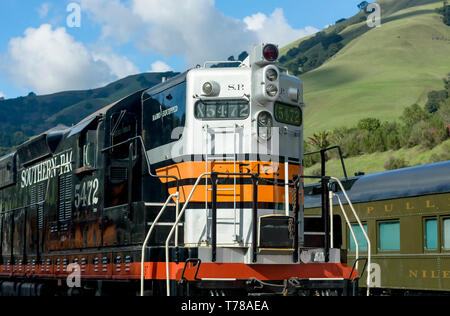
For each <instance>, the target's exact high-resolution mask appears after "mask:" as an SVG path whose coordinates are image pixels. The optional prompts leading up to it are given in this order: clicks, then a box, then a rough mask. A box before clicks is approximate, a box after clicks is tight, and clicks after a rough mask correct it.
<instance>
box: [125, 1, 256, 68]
mask: <svg viewBox="0 0 450 316" xmlns="http://www.w3.org/2000/svg"><path fill="white" fill-rule="evenodd" d="M132 11H133V13H134V14H135V15H136V16H137V17H139V18H140V19H141V20H142V21H143V23H145V25H144V26H143V28H145V29H146V30H147V31H146V34H145V37H144V38H143V40H142V41H140V42H139V46H138V47H139V48H141V49H143V50H149V51H155V52H157V53H159V54H162V55H164V56H170V55H178V56H184V57H185V59H186V61H187V63H188V65H189V66H191V65H195V64H197V63H203V62H204V61H205V60H211V59H223V58H226V57H228V56H230V55H232V54H233V55H237V54H239V53H241V52H242V51H243V50H248V49H249V48H250V47H251V45H252V44H254V43H256V42H257V37H256V36H255V34H253V32H251V31H248V30H247V27H246V25H245V23H243V22H242V21H240V20H238V19H234V18H232V17H228V16H225V15H224V14H223V13H222V12H220V11H219V10H218V9H216V8H215V5H214V0H183V1H179V0H133V2H132Z"/></svg>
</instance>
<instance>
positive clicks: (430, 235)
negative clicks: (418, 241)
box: [425, 219, 438, 250]
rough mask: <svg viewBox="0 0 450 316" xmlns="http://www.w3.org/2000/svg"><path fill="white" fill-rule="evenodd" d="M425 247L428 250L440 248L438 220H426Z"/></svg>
mask: <svg viewBox="0 0 450 316" xmlns="http://www.w3.org/2000/svg"><path fill="white" fill-rule="evenodd" d="M425 247H426V249H427V250H438V221H437V219H427V220H425Z"/></svg>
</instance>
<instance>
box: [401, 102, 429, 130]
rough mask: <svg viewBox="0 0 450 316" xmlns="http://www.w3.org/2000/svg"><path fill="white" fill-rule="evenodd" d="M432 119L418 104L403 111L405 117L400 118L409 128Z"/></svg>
mask: <svg viewBox="0 0 450 316" xmlns="http://www.w3.org/2000/svg"><path fill="white" fill-rule="evenodd" d="M430 117H431V115H430V114H429V113H427V112H426V111H425V110H424V109H422V108H421V107H420V106H419V105H418V104H413V105H411V106H409V107H407V108H405V110H404V111H403V115H402V117H401V118H400V119H401V120H402V121H403V122H404V123H405V125H406V126H407V127H412V126H413V125H415V124H416V123H418V122H420V121H426V120H428V119H429V118H430Z"/></svg>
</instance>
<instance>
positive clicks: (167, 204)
mask: <svg viewBox="0 0 450 316" xmlns="http://www.w3.org/2000/svg"><path fill="white" fill-rule="evenodd" d="M173 198H176V201H177V202H176V208H177V214H178V208H179V205H180V193H179V192H176V193H174V194H171V195H170V196H169V197H168V198H167V201H166V203H164V205H163V207H162V208H161V210H160V211H159V213H158V216H156V218H155V220H154V221H153V224H152V226H151V227H150V230H149V231H148V233H147V236H146V237H145V240H144V244H143V245H142V251H141V296H144V263H145V248H146V247H147V244H148V242H149V241H150V237H151V235H152V233H153V230H154V229H155V226H156V224H157V223H158V221H159V219H160V218H161V216H162V215H163V214H164V211H165V210H166V208H167V206H169V204H170V201H171V200H172V199H173Z"/></svg>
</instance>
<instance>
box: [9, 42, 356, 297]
mask: <svg viewBox="0 0 450 316" xmlns="http://www.w3.org/2000/svg"><path fill="white" fill-rule="evenodd" d="M277 58H278V49H277V47H276V46H274V45H271V44H268V45H262V46H261V45H259V46H256V47H255V48H254V49H253V51H252V54H251V55H250V56H249V57H248V58H247V59H246V60H245V61H244V62H242V63H241V62H239V63H236V62H232V63H231V65H228V64H227V62H223V63H219V64H217V63H212V67H208V65H207V64H206V65H205V66H204V67H197V68H195V69H191V70H189V71H187V72H186V73H183V74H181V75H178V76H177V77H174V78H171V79H170V80H167V81H165V82H163V83H161V84H159V85H157V86H155V87H152V88H150V89H148V90H143V91H138V92H136V93H134V94H132V95H130V96H128V97H126V98H124V99H122V100H119V101H117V102H115V103H113V104H111V105H109V106H107V107H105V108H103V109H101V110H100V111H98V112H96V113H94V114H92V115H91V116H89V117H88V118H86V119H84V120H83V121H82V122H80V123H79V124H77V125H76V126H73V127H71V128H55V129H52V130H50V131H48V132H46V133H44V134H42V135H39V136H37V137H35V138H33V139H31V140H29V141H28V142H26V143H24V144H23V145H21V146H19V147H18V148H17V150H16V151H15V152H13V153H12V154H10V155H8V156H6V157H3V158H2V159H1V160H0V210H1V213H0V224H1V225H0V238H1V242H0V255H1V256H0V289H1V293H2V294H3V295H43V294H55V293H58V294H64V295H65V294H69V295H75V294H77V295H78V294H97V295H105V294H117V293H120V294H121V295H124V294H130V295H136V294H141V295H144V294H145V295H223V294H225V295H231V294H233V295H237V294H244V295H248V294H250V293H255V292H256V293H263V294H264V293H273V292H275V293H283V294H292V293H297V292H298V291H300V290H311V291H316V290H327V289H332V290H337V289H338V290H340V291H341V292H340V293H350V294H351V293H354V291H355V289H356V288H357V284H358V283H357V279H355V278H356V273H354V274H352V273H351V270H352V269H351V267H348V266H347V265H346V263H345V254H341V251H340V250H339V249H325V250H324V249H323V248H320V247H316V248H311V247H307V245H305V243H304V240H303V224H304V223H303V212H302V210H303V209H302V206H303V200H302V198H301V197H302V194H301V193H302V181H301V175H302V167H301V162H302V157H303V156H302V155H303V152H302V144H303V134H302V127H303V120H302V108H303V106H304V104H303V87H302V82H301V81H300V80H299V79H298V78H295V77H293V76H289V75H287V74H284V73H282V72H281V71H280V69H279V68H278V67H277V66H276V63H275V62H276V60H277ZM224 66H232V67H224ZM324 252H325V253H326V255H324ZM299 257H302V258H307V260H302V261H301V260H300V259H299ZM141 267H143V268H141ZM77 273H78V274H77ZM77 276H80V277H81V287H78V286H75V285H76V282H72V283H70V282H67V281H68V277H69V278H72V277H73V278H74V280H76V277H77ZM71 280H72V279H71ZM72 281H73V280H72Z"/></svg>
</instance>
